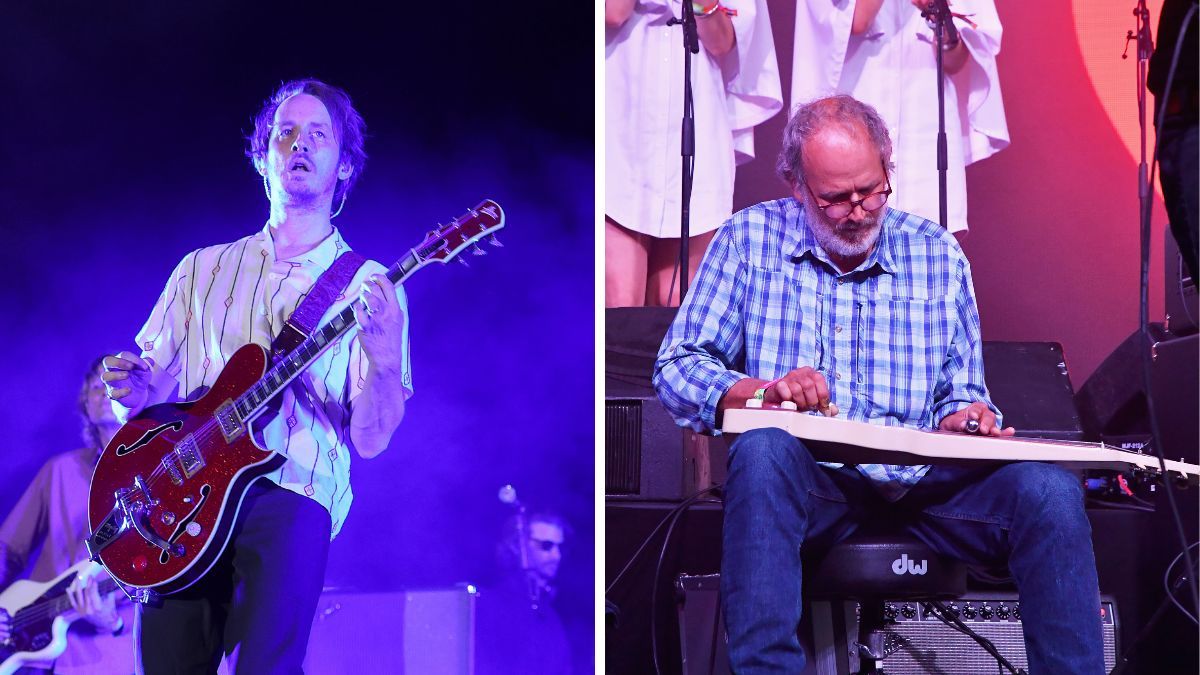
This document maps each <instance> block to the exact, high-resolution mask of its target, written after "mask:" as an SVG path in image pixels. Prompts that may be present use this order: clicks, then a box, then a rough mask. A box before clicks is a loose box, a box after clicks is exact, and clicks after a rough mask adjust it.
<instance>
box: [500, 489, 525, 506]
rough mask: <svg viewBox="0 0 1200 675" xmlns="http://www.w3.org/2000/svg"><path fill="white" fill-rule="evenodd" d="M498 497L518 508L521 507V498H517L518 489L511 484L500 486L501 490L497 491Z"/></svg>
mask: <svg viewBox="0 0 1200 675" xmlns="http://www.w3.org/2000/svg"><path fill="white" fill-rule="evenodd" d="M496 499H499V500H500V501H501V502H503V503H505V504H509V505H511V506H515V507H517V508H520V507H521V500H519V499H517V489H516V488H515V487H513V486H511V485H505V486H504V487H502V488H500V491H499V492H497V493H496Z"/></svg>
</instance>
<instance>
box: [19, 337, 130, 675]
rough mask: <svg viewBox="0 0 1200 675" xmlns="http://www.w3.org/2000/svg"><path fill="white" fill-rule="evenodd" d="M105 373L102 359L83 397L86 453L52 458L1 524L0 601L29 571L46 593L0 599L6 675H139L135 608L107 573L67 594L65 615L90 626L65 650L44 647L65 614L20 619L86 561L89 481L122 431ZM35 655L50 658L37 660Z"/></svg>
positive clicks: (75, 627)
mask: <svg viewBox="0 0 1200 675" xmlns="http://www.w3.org/2000/svg"><path fill="white" fill-rule="evenodd" d="M101 372H102V370H101V368H100V359H99V358H97V359H95V360H94V361H93V362H92V364H91V366H90V367H89V368H88V371H87V373H88V374H87V376H86V377H85V378H84V381H83V386H82V388H81V389H80V391H79V401H78V403H79V415H80V419H82V420H83V441H84V447H82V448H80V449H78V450H73V451H71V452H65V453H63V454H60V455H55V456H54V457H51V458H50V460H49V461H47V462H46V464H45V465H44V466H43V467H42V469H41V470H40V471H39V472H38V474H37V477H35V478H34V480H33V482H32V483H30V484H29V487H28V488H26V490H25V492H24V493H23V494H22V495H21V498H20V500H18V501H17V504H16V506H15V507H13V510H12V512H11V513H9V515H8V517H7V518H5V520H4V523H3V524H2V525H0V589H2V590H3V592H2V593H0V600H3V599H7V598H8V597H10V596H13V595H14V593H13V592H14V591H15V590H16V589H17V586H19V585H20V584H17V585H14V586H13V587H9V584H11V583H13V581H14V580H16V579H17V577H18V576H19V575H20V574H21V573H22V571H23V570H26V569H28V570H29V579H30V581H28V582H26V586H27V587H28V588H34V589H39V590H37V591H35V592H31V593H26V594H24V595H23V596H22V597H20V598H18V599H15V600H14V602H13V603H12V605H13V606H11V607H10V606H9V603H8V602H4V601H0V608H3V609H4V610H5V611H7V614H8V616H4V615H0V673H4V672H9V671H10V670H13V669H16V668H18V667H24V668H26V669H42V668H48V669H52V670H53V672H55V673H73V672H104V673H114V674H120V673H132V672H133V661H134V659H133V654H134V650H133V640H132V639H131V635H132V632H131V629H132V623H133V608H132V606H131V605H130V604H129V603H128V602H126V601H124V598H123V596H122V597H120V598H118V596H120V593H119V592H118V593H107V594H103V595H102V594H101V593H100V592H99V590H98V588H99V585H100V581H101V580H102V579H104V578H105V575H104V574H103V573H102V572H101V573H100V574H99V576H96V575H95V574H79V575H77V576H76V578H75V579H74V580H72V581H69V582H67V586H66V588H64V589H62V592H61V593H60V595H65V596H66V598H67V599H68V600H69V601H70V602H69V605H67V607H65V608H64V611H63V612H62V613H61V615H62V616H63V619H64V621H67V622H69V621H72V620H73V619H76V618H82V619H85V620H86V621H79V622H75V623H73V624H72V626H71V629H70V632H69V633H67V634H66V635H65V638H66V644H65V645H58V644H56V645H53V646H51V645H47V646H46V647H44V648H43V647H41V646H40V645H41V642H40V641H39V638H40V636H48V635H49V634H50V632H51V627H52V624H53V622H54V619H55V618H56V616H59V613H58V612H55V613H50V612H39V613H38V615H37V616H36V617H34V618H33V619H29V618H25V617H24V616H21V617H15V616H13V615H14V614H16V610H19V609H21V608H24V607H28V606H29V605H30V604H31V603H32V602H33V601H35V600H37V599H38V598H39V597H40V596H41V595H43V593H46V592H48V591H49V588H48V586H49V585H50V584H49V583H48V582H50V581H51V580H53V579H55V578H57V577H58V576H59V575H61V574H62V573H64V572H65V571H67V570H68V569H69V568H71V567H72V565H74V564H77V563H79V562H80V561H82V560H85V559H86V558H87V550H86V549H85V548H84V545H83V539H84V537H86V536H87V533H88V529H89V528H88V520H87V488H88V480H89V479H90V478H91V475H92V469H93V468H94V467H95V465H96V458H97V457H99V456H100V451H101V450H103V449H104V446H105V445H107V444H108V441H109V440H110V439H111V438H112V437H113V434H115V433H116V432H117V429H119V428H120V424H119V423H118V422H117V420H116V418H115V417H114V416H113V412H112V409H111V407H110V406H109V401H108V398H107V397H106V396H105V388H104V383H103V382H101V380H100V374H101ZM33 556H36V557H33ZM31 557H32V559H31ZM91 571H92V572H95V571H96V570H91ZM43 582H46V583H45V584H44V586H45V587H43ZM16 595H21V594H16ZM119 600H120V602H119ZM71 610H73V612H72V611H71ZM126 623H128V624H129V626H126ZM35 643H36V645H37V646H36V647H35ZM64 648H65V651H64ZM34 653H45V654H46V656H45V657H44V658H34V657H32V656H31V654H34Z"/></svg>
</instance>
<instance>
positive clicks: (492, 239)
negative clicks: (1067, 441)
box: [487, 234, 504, 248]
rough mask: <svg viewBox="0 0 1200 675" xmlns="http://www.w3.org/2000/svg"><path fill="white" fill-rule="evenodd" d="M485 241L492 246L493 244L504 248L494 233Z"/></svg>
mask: <svg viewBox="0 0 1200 675" xmlns="http://www.w3.org/2000/svg"><path fill="white" fill-rule="evenodd" d="M487 241H488V243H489V244H491V245H492V246H495V247H497V248H504V244H501V243H500V240H499V239H497V238H496V235H494V234H493V235H492V236H490V237H488V239H487Z"/></svg>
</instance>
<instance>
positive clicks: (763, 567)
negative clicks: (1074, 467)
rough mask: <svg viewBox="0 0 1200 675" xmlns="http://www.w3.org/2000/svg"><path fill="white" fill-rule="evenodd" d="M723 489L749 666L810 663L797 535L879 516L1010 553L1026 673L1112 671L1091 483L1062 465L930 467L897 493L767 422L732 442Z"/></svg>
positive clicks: (738, 668) (1000, 558) (972, 546)
mask: <svg viewBox="0 0 1200 675" xmlns="http://www.w3.org/2000/svg"><path fill="white" fill-rule="evenodd" d="M725 492H726V495H725V526H724V535H723V536H724V548H723V553H722V559H721V601H722V603H723V605H724V611H725V621H726V628H727V630H728V634H729V659H730V663H731V665H732V667H733V669H734V672H736V673H739V674H740V675H748V674H750V673H798V672H800V671H801V670H803V668H804V664H805V659H804V654H803V652H802V650H801V648H800V642H799V639H798V638H797V635H796V631H797V627H798V625H799V623H800V611H801V588H800V586H801V567H800V549H801V547H815V548H817V549H819V548H822V547H828V546H830V545H832V544H834V543H837V542H838V541H840V540H842V539H845V538H846V537H847V536H849V535H850V534H851V533H853V532H854V531H855V529H857V528H858V527H859V526H860V525H864V524H871V523H878V522H879V521H880V520H882V519H886V520H887V521H888V522H894V523H895V524H896V528H897V529H899V530H902V531H906V532H909V533H911V534H913V535H914V536H916V537H917V538H919V539H920V540H922V541H923V542H925V543H926V544H927V545H929V546H931V547H932V548H934V549H935V550H937V551H938V552H939V553H942V554H944V555H949V556H952V557H955V558H958V559H961V560H964V561H966V562H967V563H969V564H973V565H986V566H989V567H1001V566H1003V565H1005V564H1007V566H1008V568H1009V570H1010V571H1011V573H1012V576H1013V579H1014V580H1015V581H1016V584H1017V590H1018V592H1019V594H1020V600H1021V617H1022V621H1023V626H1024V630H1025V644H1026V653H1027V656H1028V658H1029V672H1030V675H1038V674H1039V673H1047V674H1049V673H1053V674H1054V675H1066V674H1069V673H1087V674H1088V675H1096V674H1098V673H1103V672H1104V653H1103V643H1102V639H1101V628H1100V591H1099V585H1098V582H1097V580H1096V560H1095V557H1094V556H1093V554H1092V542H1091V526H1090V525H1089V523H1088V520H1087V516H1086V514H1085V513H1084V509H1083V491H1082V488H1081V486H1080V485H1079V483H1078V481H1077V480H1076V479H1075V478H1074V477H1073V476H1072V475H1071V474H1070V473H1068V472H1066V471H1064V470H1062V469H1060V468H1058V467H1056V466H1052V465H1048V464H1039V463H1034V462H1021V463H1016V464H1006V465H1002V466H1000V467H994V466H993V467H989V468H987V469H982V470H981V469H968V468H961V467H934V468H932V469H930V470H929V473H927V474H926V475H925V476H924V477H923V478H922V479H921V480H920V481H919V482H918V483H917V485H916V486H915V487H913V489H912V490H911V491H909V492H908V493H907V494H906V495H905V496H904V497H903V498H901V499H900V500H899V501H897V502H895V503H889V502H886V501H885V500H883V499H882V498H881V497H879V496H878V494H876V493H875V491H874V488H872V486H871V485H870V483H869V482H868V480H867V479H866V478H865V477H864V476H862V475H861V474H860V473H859V472H858V471H857V470H856V469H854V468H853V467H842V468H840V469H831V468H829V467H824V466H821V465H819V464H817V463H816V461H814V460H813V458H812V455H811V454H810V453H809V451H808V449H807V448H806V447H805V446H804V445H803V444H802V443H800V442H799V441H797V440H796V439H795V438H793V437H792V436H790V435H788V434H787V433H785V432H783V431H781V430H778V429H759V430H755V431H751V432H749V433H745V434H742V436H741V437H740V438H738V439H737V440H736V441H735V442H734V443H733V446H732V449H731V451H730V456H729V478H728V481H727V482H726V490H725Z"/></svg>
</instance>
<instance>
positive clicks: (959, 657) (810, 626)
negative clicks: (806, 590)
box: [676, 574, 1120, 675]
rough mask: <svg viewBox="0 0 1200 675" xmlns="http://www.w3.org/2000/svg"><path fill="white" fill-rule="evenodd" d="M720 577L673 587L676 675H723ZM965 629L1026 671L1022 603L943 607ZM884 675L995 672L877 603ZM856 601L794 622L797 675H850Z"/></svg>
mask: <svg viewBox="0 0 1200 675" xmlns="http://www.w3.org/2000/svg"><path fill="white" fill-rule="evenodd" d="M719 585H720V575H716V574H711V575H704V576H681V577H679V579H678V581H677V582H676V590H677V593H678V595H677V601H678V608H679V626H680V630H679V638H680V647H681V650H682V663H683V669H682V670H683V672H684V673H685V675H686V674H689V673H710V674H715V675H728V673H729V672H730V670H729V656H728V651H727V646H726V641H725V622H724V618H723V616H722V613H721V608H720V603H719V601H718V599H717V589H718V587H719ZM944 604H945V605H946V606H947V607H948V608H950V609H951V610H952V611H954V612H957V614H958V617H959V619H960V620H961V621H962V622H963V623H964V624H966V626H967V627H968V628H970V629H971V630H973V631H975V632H976V633H978V634H979V635H980V636H982V637H984V638H987V639H988V640H989V641H991V643H992V644H993V645H994V646H995V647H996V650H997V651H998V652H999V653H1000V655H1001V656H1003V657H1004V658H1005V659H1006V660H1008V662H1009V663H1011V664H1012V665H1013V667H1015V668H1022V669H1025V670H1026V671H1028V669H1029V662H1028V658H1027V657H1026V654H1025V638H1024V635H1023V633H1022V625H1021V603H1020V601H1019V600H1018V599H1017V595H1016V594H1015V593H984V592H971V593H969V594H968V595H966V596H964V597H962V598H959V599H958V600H954V601H952V602H946V603H944ZM1099 611H1100V622H1101V626H1102V633H1103V639H1104V670H1105V672H1109V671H1111V670H1112V668H1113V667H1114V666H1115V665H1116V660H1117V655H1118V654H1120V651H1119V647H1118V638H1117V605H1116V601H1115V600H1114V599H1113V598H1112V596H1109V595H1102V596H1101V598H1100V608H1099ZM884 618H885V621H886V622H887V626H886V628H885V634H886V637H885V643H884V645H885V649H886V651H887V654H888V655H887V657H886V658H884V660H883V669H884V671H886V672H887V673H888V675H932V674H937V675H979V673H994V672H1000V671H999V670H998V664H997V662H996V659H995V658H994V657H993V656H991V655H990V654H988V653H987V652H986V651H985V650H984V649H983V647H981V646H979V644H978V643H976V642H975V641H974V640H973V639H971V638H970V637H969V636H967V635H966V634H964V633H961V632H959V631H958V630H957V629H956V628H951V627H950V626H948V625H946V624H945V623H943V622H942V621H941V619H939V618H938V617H937V616H936V614H935V612H933V611H931V610H930V609H929V608H927V607H926V606H925V605H924V604H923V603H921V602H917V601H886V602H884ZM857 636H858V603H856V602H837V601H834V602H828V601H808V602H805V603H804V620H803V621H802V622H801V624H800V636H799V637H800V643H801V645H803V646H804V649H805V655H806V656H807V662H808V663H807V665H806V667H805V669H804V671H803V672H802V673H801V674H800V675H849V674H850V673H856V672H858V671H859V665H860V664H859V660H858V654H857V650H856V648H855V642H856V640H857Z"/></svg>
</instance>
